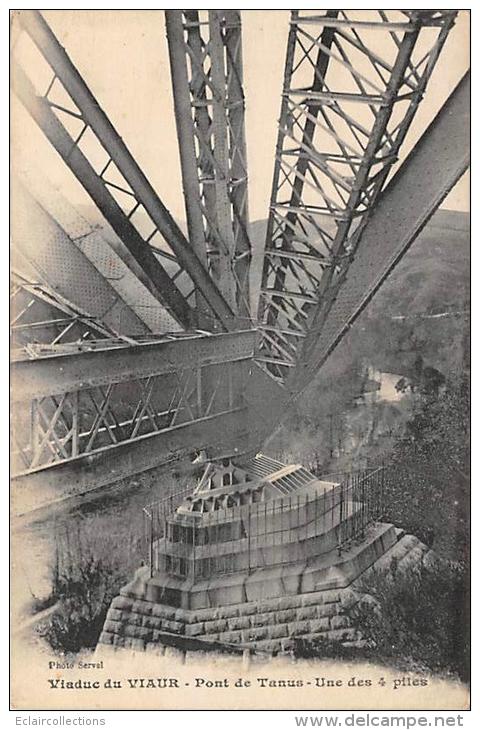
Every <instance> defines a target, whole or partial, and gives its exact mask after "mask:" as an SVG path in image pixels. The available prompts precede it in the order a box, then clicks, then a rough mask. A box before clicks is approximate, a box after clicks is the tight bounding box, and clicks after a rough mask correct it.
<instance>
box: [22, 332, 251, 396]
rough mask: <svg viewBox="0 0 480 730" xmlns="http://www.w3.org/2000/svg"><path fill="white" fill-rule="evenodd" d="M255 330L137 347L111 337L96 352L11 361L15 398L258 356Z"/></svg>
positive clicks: (166, 341) (193, 336) (45, 394)
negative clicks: (110, 340) (254, 352)
mask: <svg viewBox="0 0 480 730" xmlns="http://www.w3.org/2000/svg"><path fill="white" fill-rule="evenodd" d="M255 338H256V332H255V331H253V330H249V331H244V332H242V331H237V332H231V333H226V334H221V335H220V334H218V335H208V336H205V335H200V334H194V333H193V334H191V335H184V336H181V337H177V338H173V337H168V338H162V339H158V340H156V341H152V342H146V343H139V344H137V345H134V346H127V345H122V344H121V343H116V344H115V346H114V347H110V346H109V344H108V342H107V341H105V342H104V343H100V345H99V346H100V347H101V348H102V349H98V350H95V351H93V352H88V351H85V352H74V351H73V352H71V353H59V354H57V353H56V352H55V348H54V347H52V348H51V352H50V353H49V354H45V356H43V357H41V358H38V359H36V360H29V359H26V358H24V359H22V360H17V361H16V362H13V363H12V367H11V387H12V399H13V400H14V401H25V400H27V401H28V400H32V399H33V398H40V397H47V396H51V395H61V394H62V393H66V392H70V391H73V390H82V389H84V388H94V387H99V386H108V385H110V384H112V383H120V382H125V381H130V380H136V379H140V378H147V377H150V376H153V375H164V374H167V373H171V372H173V371H175V370H181V369H185V368H195V367H197V366H202V367H206V366H207V365H213V364H220V363H230V362H236V361H240V360H245V359H249V358H251V357H252V356H253V351H254V346H255Z"/></svg>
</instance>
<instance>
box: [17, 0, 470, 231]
mask: <svg viewBox="0 0 480 730" xmlns="http://www.w3.org/2000/svg"><path fill="white" fill-rule="evenodd" d="M44 15H45V17H46V19H47V21H48V22H49V23H50V25H51V27H52V29H53V30H54V32H55V33H56V35H57V37H58V38H59V40H60V42H61V43H62V45H64V46H65V47H66V49H67V51H68V53H69V55H70V57H71V59H72V60H73V62H74V63H75V65H76V66H77V68H78V69H79V71H80V72H81V74H82V75H83V77H84V79H85V80H86V82H87V84H88V85H89V86H90V88H91V89H92V91H93V93H94V94H95V96H96V97H97V99H98V100H99V102H100V104H101V106H102V107H103V109H104V111H106V113H107V115H108V116H109V118H110V120H111V121H112V122H113V124H114V126H115V127H116V129H117V131H118V132H119V134H120V135H121V136H122V137H123V139H124V141H125V142H126V144H127V146H128V147H129V149H130V151H131V152H132V153H133V155H134V157H135V158H136V160H137V162H138V163H139V164H140V166H141V167H142V169H143V171H144V172H145V174H146V175H147V177H148V178H149V179H150V181H151V183H152V184H153V186H154V187H155V189H156V190H157V192H158V193H159V195H160V197H161V198H162V200H163V201H164V202H165V204H166V205H167V207H168V208H169V209H170V211H171V212H172V214H173V215H174V217H175V218H177V219H180V220H184V219H185V212H184V204H183V196H182V192H181V191H182V186H181V177H180V166H179V158H178V144H177V139H176V131H175V121H174V115H173V104H172V93H171V87H170V72H169V65H168V55H167V44H166V36H165V24H164V16H163V11H151V10H147V11H113V10H106V11H90V10H87V11H72V10H66V11H44ZM288 18H289V13H288V12H287V11H285V10H278V11H251V10H250V11H247V10H244V11H243V12H242V25H243V55H244V77H245V82H244V87H245V96H246V137H247V154H248V164H249V203H250V218H251V220H256V219H260V218H266V217H267V213H268V204H269V199H270V192H271V181H272V172H273V161H274V148H275V143H276V136H277V119H278V115H279V109H280V92H281V86H282V76H283V67H284V57H285V47H286V39H287V33H288ZM468 23H469V17H468V13H467V12H466V11H461V12H460V13H459V16H458V18H457V23H456V25H455V27H454V29H453V30H452V31H451V33H450V35H449V38H448V40H447V42H446V45H445V48H444V50H443V52H442V54H441V56H440V60H439V61H438V64H437V67H436V69H435V71H434V74H433V76H432V78H431V81H430V84H429V88H428V91H427V94H426V97H425V99H424V101H423V103H422V105H421V106H420V108H419V110H418V112H417V115H416V118H415V121H414V124H413V125H412V129H411V131H410V133H409V137H408V138H407V140H406V142H405V145H404V147H403V154H405V153H407V152H408V151H409V149H410V148H411V147H412V145H413V144H414V142H415V140H416V139H417V138H418V137H419V135H420V134H421V133H422V131H423V130H424V129H425V128H426V126H427V125H428V123H429V122H430V121H431V119H432V118H433V116H434V115H435V113H436V112H437V111H438V109H439V108H440V106H441V105H442V103H443V101H444V100H445V99H446V98H447V96H448V95H449V93H450V92H451V91H452V89H453V88H454V86H455V85H456V83H457V82H458V81H459V80H460V78H461V77H462V75H463V74H464V72H465V70H466V69H467V68H468V64H469V38H468ZM12 40H13V43H14V46H15V50H14V53H18V55H19V56H22V54H23V57H24V58H25V57H28V58H27V63H30V64H33V65H32V67H33V66H35V63H36V62H35V59H33V57H32V58H30V57H29V53H30V49H29V48H28V43H27V41H26V39H25V36H24V35H23V34H22V36H17V34H16V30H15V28H14V30H13V31H12ZM12 121H13V124H12V129H13V131H12V137H13V160H14V165H16V166H18V167H19V168H20V169H21V170H26V171H28V170H29V168H30V166H31V164H32V160H34V164H35V166H36V168H37V169H40V170H41V171H42V172H45V171H46V172H47V174H48V176H49V177H50V179H51V180H52V182H53V183H54V184H55V185H57V186H60V187H61V188H62V191H63V192H64V194H65V195H66V196H67V197H68V198H69V199H70V200H71V201H72V202H73V203H87V202H88V198H87V196H86V193H84V191H83V189H82V188H81V187H80V185H79V184H78V183H77V182H76V181H75V180H74V179H73V176H72V175H71V173H69V171H68V170H66V168H65V166H64V164H63V162H62V161H61V160H60V159H59V158H58V157H57V155H56V153H55V152H54V151H53V150H52V149H51V148H50V146H49V143H48V142H47V141H46V140H45V139H44V137H43V135H42V133H41V132H40V131H39V130H38V129H37V128H36V127H35V124H34V123H33V122H32V121H31V120H30V118H29V117H28V115H27V113H26V112H25V111H24V110H23V108H21V107H20V105H19V103H18V102H16V101H14V102H12ZM468 198H469V194H468V176H467V175H465V176H464V177H463V178H462V180H461V181H460V182H459V183H458V185H457V186H456V187H455V189H454V190H453V191H452V192H451V193H450V195H449V196H448V198H447V199H446V201H445V202H444V204H443V207H446V208H451V209H454V210H467V209H468V202H469V200H468Z"/></svg>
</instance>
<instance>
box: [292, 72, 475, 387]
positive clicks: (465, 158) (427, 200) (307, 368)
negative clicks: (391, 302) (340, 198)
mask: <svg viewBox="0 0 480 730" xmlns="http://www.w3.org/2000/svg"><path fill="white" fill-rule="evenodd" d="M469 134H470V74H469V73H467V74H466V75H465V76H464V78H463V79H462V80H461V81H460V83H459V84H458V86H457V87H456V88H455V89H454V91H453V92H452V94H451V95H450V97H449V98H448V99H447V101H446V102H445V104H444V106H443V107H442V109H441V110H440V112H439V113H438V114H437V116H436V117H435V119H434V120H433V121H432V123H431V124H430V126H429V127H428V128H427V130H426V131H425V132H424V134H423V135H422V137H421V138H420V140H419V141H418V142H417V143H416V145H415V147H414V149H413V150H412V152H410V154H409V155H408V157H407V158H406V160H405V161H404V163H403V164H402V166H401V168H400V170H399V171H398V172H397V174H396V175H395V177H394V178H393V179H392V181H391V182H390V183H389V184H388V186H387V187H386V188H385V191H384V192H383V193H382V195H381V196H380V198H379V200H378V202H377V204H376V207H375V211H374V212H373V214H372V216H371V218H370V220H369V222H368V225H367V226H366V227H365V230H364V232H363V237H362V243H361V246H360V247H359V249H358V253H357V256H356V257H355V259H354V260H353V262H352V264H351V266H350V268H349V271H348V276H347V279H346V282H345V286H343V287H342V289H341V290H340V292H339V294H338V296H337V298H336V300H335V302H334V303H333V305H332V306H331V308H330V310H329V313H328V315H327V317H326V319H325V322H324V323H323V325H322V326H321V327H320V328H319V329H318V330H317V329H316V328H315V327H314V328H312V329H311V331H310V332H309V334H308V337H307V339H306V340H305V342H304V347H305V365H304V366H303V367H298V369H297V371H296V378H297V380H296V382H295V386H294V387H293V388H292V390H293V392H298V391H299V390H300V389H302V388H303V387H305V385H306V384H307V383H308V382H309V381H310V380H311V378H312V377H313V375H314V374H315V372H316V371H317V370H318V368H319V367H321V365H322V364H323V363H324V362H325V360H326V359H327V357H328V356H329V355H330V353H331V352H332V350H333V349H334V348H335V347H336V346H337V345H338V343H339V342H340V341H341V339H342V338H343V337H344V336H345V335H346V334H347V332H348V331H349V329H350V327H351V326H352V324H353V323H354V322H355V320H356V319H357V317H358V316H359V315H360V314H361V312H362V311H363V310H364V308H365V307H366V306H367V304H368V303H369V302H370V300H371V299H372V297H373V296H374V295H375V293H376V292H377V291H378V289H379V288H380V286H381V285H382V284H383V282H384V281H385V279H386V278H387V277H388V275H389V274H390V273H391V271H392V270H393V268H394V267H395V266H396V265H397V263H398V262H399V261H400V259H401V258H402V256H403V255H404V254H405V253H406V251H407V250H408V248H409V247H410V246H411V245H412V243H413V242H414V241H415V239H416V237H417V236H418V234H419V233H420V231H421V230H422V228H423V227H424V226H425V224H426V223H427V222H428V220H429V219H430V217H431V216H432V215H433V213H434V212H435V211H436V210H437V208H438V206H439V205H440V204H441V202H442V200H443V199H444V198H445V197H446V196H447V194H448V193H449V192H450V190H451V189H452V188H453V186H454V185H455V184H456V183H457V182H458V180H459V179H460V177H461V176H462V175H463V174H464V173H465V171H466V170H467V168H468V166H469V163H470V150H469V146H468V140H469ZM446 141H447V143H446ZM386 232H388V235H386Z"/></svg>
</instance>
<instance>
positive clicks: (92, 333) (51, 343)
mask: <svg viewBox="0 0 480 730" xmlns="http://www.w3.org/2000/svg"><path fill="white" fill-rule="evenodd" d="M10 315H11V317H10V339H11V355H12V358H13V359H14V360H15V359H18V358H24V357H27V358H30V359H31V358H36V357H38V353H39V351H40V350H42V349H43V348H45V347H48V348H52V347H53V348H55V347H60V346H65V344H66V343H70V344H73V345H74V346H75V347H76V348H78V347H80V346H84V345H85V343H91V342H92V341H93V340H94V339H99V338H104V339H105V338H112V337H115V336H116V333H115V332H114V331H112V330H111V329H110V328H108V327H106V326H105V325H104V324H102V323H101V322H99V321H98V320H97V319H95V318H94V317H91V316H89V315H88V314H87V313H85V312H82V311H80V310H79V309H78V308H77V307H75V306H74V305H73V304H72V303H71V302H68V301H67V300H66V299H65V298H63V297H62V296H60V295H59V294H58V292H55V291H53V290H52V289H50V288H49V287H48V286H46V285H45V284H39V283H35V282H32V281H29V280H28V279H26V278H25V277H24V276H21V275H20V274H17V273H16V272H15V271H13V272H12V276H11V291H10ZM117 336H118V335H117ZM122 341H123V343H124V344H125V342H129V341H130V340H129V339H128V338H124V339H123V340H122Z"/></svg>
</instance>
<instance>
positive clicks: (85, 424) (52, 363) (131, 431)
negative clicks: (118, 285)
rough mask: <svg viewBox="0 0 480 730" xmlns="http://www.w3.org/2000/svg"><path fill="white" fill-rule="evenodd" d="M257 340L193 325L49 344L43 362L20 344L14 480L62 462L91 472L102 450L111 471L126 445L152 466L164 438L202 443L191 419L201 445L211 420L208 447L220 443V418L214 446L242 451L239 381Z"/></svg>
mask: <svg viewBox="0 0 480 730" xmlns="http://www.w3.org/2000/svg"><path fill="white" fill-rule="evenodd" d="M254 340H255V333H254V332H252V331H247V332H240V331H236V332H234V333H228V334H219V335H207V336H206V335H205V334H203V335H202V334H199V333H197V334H194V333H192V334H189V335H186V334H183V335H182V334H179V335H170V336H167V337H163V338H159V337H157V338H153V337H152V339H151V340H150V341H148V340H143V341H139V342H135V343H125V342H121V341H119V340H116V341H115V342H114V343H112V339H106V340H104V341H103V342H102V341H93V342H91V343H86V344H85V347H80V348H75V347H69V346H61V347H54V346H52V347H50V348H47V347H44V348H42V349H40V350H39V351H38V352H37V353H36V354H37V357H36V359H34V360H29V359H28V357H29V355H30V353H29V352H28V353H26V354H25V353H22V352H17V356H16V357H15V359H14V361H13V364H12V397H13V400H14V402H15V419H14V422H13V424H12V425H13V428H12V431H13V447H12V472H13V475H14V480H15V481H16V482H18V481H19V480H20V481H21V480H22V479H25V477H28V476H31V475H32V474H38V473H39V471H42V472H43V471H44V470H45V469H47V471H48V470H49V468H51V467H53V466H57V465H62V464H63V465H64V466H67V467H68V468H70V470H75V469H78V470H80V471H81V470H82V469H83V470H87V472H88V466H89V464H90V463H91V462H92V459H93V457H95V458H97V457H100V458H101V459H102V462H103V464H104V469H105V468H107V471H108V463H109V458H110V459H113V460H115V459H118V462H119V464H120V463H121V460H122V457H121V456H120V454H119V452H118V448H119V447H128V448H129V449H132V448H133V447H135V446H136V447H138V449H140V450H143V452H142V453H143V457H142V458H143V461H144V463H145V465H144V467H143V468H151V467H152V466H154V465H156V464H158V463H159V462H158V459H159V454H160V455H161V456H163V457H165V454H162V453H161V448H160V446H161V440H160V441H159V439H162V438H163V439H166V440H167V443H168V439H170V440H171V439H176V442H175V443H176V444H177V447H176V448H177V449H183V450H185V449H187V450H189V451H190V452H193V451H194V450H195V443H196V442H195V440H193V442H192V440H191V437H190V436H189V434H190V432H191V428H189V427H191V426H194V427H195V429H196V430H194V433H195V434H196V439H197V443H201V439H200V440H198V430H199V429H200V430H201V428H202V427H203V428H205V434H208V435H207V436H206V438H207V441H206V443H203V444H202V448H205V447H206V446H209V445H210V444H211V443H212V442H211V440H212V433H211V428H212V425H214V424H215V428H217V429H218V430H219V433H218V435H217V439H216V443H215V447H213V450H214V451H216V450H218V449H219V448H220V449H223V448H224V449H228V450H229V451H230V453H232V452H234V451H235V450H236V449H241V445H240V444H241V432H242V428H243V426H242V418H241V417H240V416H241V412H242V410H243V409H244V408H245V405H244V402H243V398H242V395H241V388H239V387H238V384H242V383H243V382H244V380H245V378H246V377H247V374H248V363H249V361H251V357H252V355H253V346H254ZM232 419H233V421H232ZM174 455H175V450H174V449H172V456H174ZM132 465H133V468H132ZM138 466H139V464H138V462H136V461H135V459H133V460H132V458H129V459H128V461H127V463H126V464H122V466H121V467H120V466H118V468H116V469H114V472H115V475H116V478H117V479H118V478H120V477H122V476H126V475H127V474H128V473H132V471H133V473H135V469H136V468H137V469H138ZM110 471H111V468H110ZM52 479H54V477H52ZM57 496H58V495H57Z"/></svg>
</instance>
